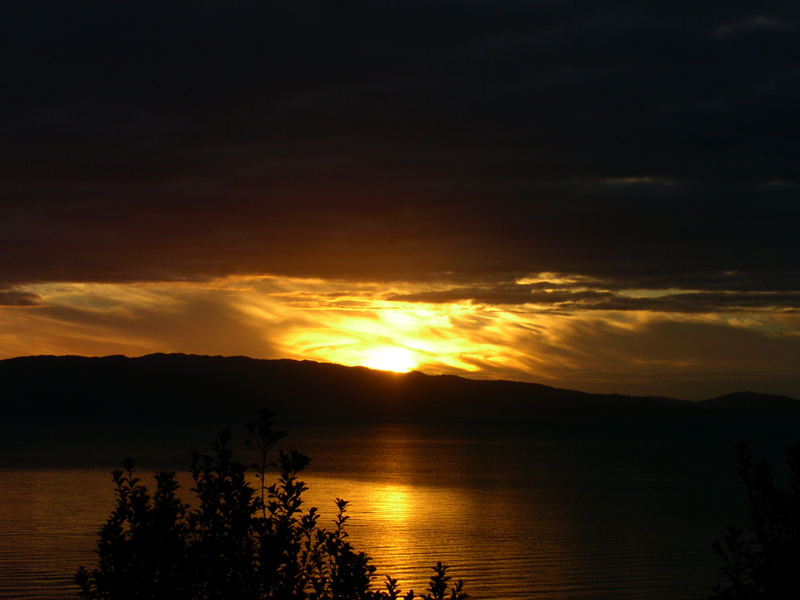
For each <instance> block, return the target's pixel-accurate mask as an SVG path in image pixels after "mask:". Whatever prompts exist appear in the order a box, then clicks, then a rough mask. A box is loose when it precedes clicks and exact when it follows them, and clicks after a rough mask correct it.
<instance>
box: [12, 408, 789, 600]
mask: <svg viewBox="0 0 800 600" xmlns="http://www.w3.org/2000/svg"><path fill="white" fill-rule="evenodd" d="M291 432H292V434H293V435H292V436H291V441H290V445H292V446H294V447H298V448H299V449H301V450H303V451H304V452H306V453H307V454H309V455H310V456H311V457H312V464H311V466H310V467H309V469H308V470H307V472H306V473H305V477H304V480H305V481H306V482H307V483H308V485H309V488H310V489H309V491H308V492H307V494H306V501H307V506H312V505H314V506H318V507H319V508H320V510H321V512H322V515H323V519H322V520H323V522H324V521H328V522H330V520H331V519H332V517H333V514H334V499H335V498H337V497H343V498H345V499H347V500H349V501H350V502H351V510H350V514H351V521H350V524H351V527H350V533H351V538H352V540H353V542H354V544H355V545H356V547H358V548H359V549H363V550H366V551H367V552H368V553H369V554H370V555H371V556H372V557H373V559H374V563H375V564H376V566H377V567H378V575H379V576H380V578H381V579H382V577H383V575H384V574H390V575H392V576H393V577H395V578H397V579H399V580H400V583H401V586H402V587H403V589H404V590H407V589H409V588H414V589H415V590H417V591H418V592H422V591H423V590H424V589H425V581H426V580H427V578H428V576H429V567H430V566H432V565H433V564H435V562H436V561H437V560H442V561H443V562H446V563H448V564H450V565H451V567H452V569H451V574H452V575H454V577H455V578H463V579H464V580H465V581H466V590H467V591H468V592H469V593H470V595H471V597H473V598H477V599H481V598H484V599H490V598H493V599H497V600H504V599H519V600H521V599H525V598H552V599H567V598H573V599H589V598H598V599H600V598H602V599H612V598H614V599H624V598H653V599H664V600H667V599H669V600H675V599H677V598H687V599H692V598H704V597H706V595H707V594H708V592H709V590H710V588H711V586H712V585H713V583H714V582H715V581H716V574H717V568H718V561H717V558H716V557H715V555H714V554H713V552H712V551H711V550H710V544H711V542H712V541H713V540H714V539H715V538H716V537H718V534H719V530H720V529H721V528H722V527H723V526H724V525H725V524H727V523H728V522H731V521H733V520H740V519H741V518H742V514H743V507H742V505H741V493H740V492H741V490H740V489H739V487H738V484H737V483H736V473H735V465H734V442H735V439H737V438H738V437H741V432H739V431H729V430H726V431H724V432H719V431H715V432H709V431H708V430H707V429H705V428H699V429H695V430H693V429H691V428H689V430H687V429H686V427H684V426H680V427H677V426H675V427H667V428H656V429H653V430H652V431H643V430H641V429H639V428H636V429H629V428H625V427H619V426H616V425H615V426H609V429H608V430H605V431H604V430H602V429H597V425H596V423H595V424H592V425H591V426H590V427H589V429H587V428H580V427H577V428H576V427H575V426H570V427H566V428H564V427H562V428H558V427H557V428H553V427H547V428H542V429H540V430H539V431H536V430H535V428H533V429H532V428H525V429H522V428H520V429H519V430H516V431H509V430H508V429H507V428H506V429H503V430H499V429H498V430H491V429H482V430H476V429H474V428H473V429H463V428H462V429H454V428H448V429H441V428H440V429H421V428H419V427H414V426H405V425H392V426H385V425H376V426H359V427H352V428H330V427H324V428H323V427H317V428H313V427H302V428H292V429H291ZM153 437H154V434H153V432H152V431H151V432H149V434H148V436H147V439H148V440H152V439H153ZM155 437H158V436H157V435H156V436H155ZM763 437H764V439H765V440H767V441H765V442H763V443H761V446H759V445H758V444H756V448H757V449H760V450H763V451H764V452H766V453H767V454H768V455H770V456H774V457H779V456H780V451H781V450H782V449H783V448H784V447H785V446H786V445H788V443H789V441H790V440H789V439H788V438H789V437H790V432H787V431H786V430H782V431H781V432H780V435H775V434H774V432H773V433H771V434H768V435H765V436H763ZM784 438H786V439H785V440H784ZM784 441H785V443H784ZM151 446H152V444H151ZM117 450H119V451H120V452H122V451H123V450H125V448H121V447H120V448H113V449H110V448H109V447H104V448H103V449H102V453H103V456H102V457H100V458H97V460H96V461H95V462H98V463H100V464H102V463H104V462H108V459H109V458H116V455H114V456H112V457H109V456H108V453H110V452H115V451H117ZM71 451H72V452H73V453H74V456H73V458H74V457H79V459H80V460H78V459H75V460H73V461H72V462H73V463H80V464H81V465H82V466H76V465H75V464H73V465H70V464H69V463H70V462H71V461H70V460H69V456H67V458H64V454H63V453H62V455H61V457H62V460H61V462H60V466H59V467H58V468H47V467H46V466H43V465H41V464H40V463H41V462H42V460H41V457H39V458H38V459H37V460H36V461H34V462H36V463H37V465H38V466H34V465H32V464H27V465H25V464H23V465H20V466H14V465H11V464H9V461H8V460H7V461H5V465H6V466H4V467H3V468H1V469H0V572H2V577H1V578H0V598H20V599H21V598H42V599H44V598H48V599H49V598H66V597H71V596H72V595H73V594H74V588H73V586H72V583H71V576H72V573H73V572H74V571H75V569H76V568H77V567H78V566H79V565H81V564H84V565H87V566H90V565H92V564H93V562H94V555H93V549H94V545H95V542H96V533H97V530H98V528H99V526H100V524H101V523H102V522H103V520H104V518H105V517H106V515H107V514H108V513H109V512H110V509H111V507H112V504H113V501H114V493H113V487H112V484H111V481H110V477H109V474H108V469H107V468H103V467H100V466H92V465H87V464H86V463H87V462H91V461H89V460H88V459H87V457H86V447H83V448H77V449H73V450H71ZM64 452H66V453H67V454H69V452H70V450H64ZM159 452H161V455H159ZM159 452H153V451H150V452H149V454H148V452H145V451H143V454H145V455H147V456H148V457H149V458H150V459H151V460H152V461H153V462H158V459H159V458H160V459H161V460H162V463H161V464H164V465H165V466H168V467H170V468H175V465H176V464H177V465H180V464H181V463H183V464H186V463H188V458H186V459H181V458H179V457H177V456H176V455H175V454H174V452H173V450H172V449H170V450H169V451H167V450H164V449H163V448H162V449H161V450H160V451H159ZM125 454H126V452H122V453H121V454H119V456H123V455H125ZM184 456H185V454H184ZM101 458H102V460H101ZM22 462H23V463H24V461H22ZM112 462H113V461H112ZM151 473H152V472H151V471H148V470H147V469H144V468H143V471H142V474H143V476H145V478H146V477H147V476H149V475H150V474H151ZM182 481H183V482H184V486H185V487H186V488H187V489H188V487H189V485H188V483H189V481H188V478H187V477H184V479H183V480H182Z"/></svg>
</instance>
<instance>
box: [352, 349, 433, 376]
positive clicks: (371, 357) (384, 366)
mask: <svg viewBox="0 0 800 600" xmlns="http://www.w3.org/2000/svg"><path fill="white" fill-rule="evenodd" d="M418 364H419V361H417V359H416V358H415V356H414V353H413V352H412V351H411V350H408V349H406V348H397V347H394V346H380V347H378V348H375V349H373V350H369V351H367V353H366V355H365V360H364V366H365V367H369V368H370V369H379V370H381V371H395V372H396V373H407V372H409V371H411V370H412V369H414V368H416V367H417V365H418Z"/></svg>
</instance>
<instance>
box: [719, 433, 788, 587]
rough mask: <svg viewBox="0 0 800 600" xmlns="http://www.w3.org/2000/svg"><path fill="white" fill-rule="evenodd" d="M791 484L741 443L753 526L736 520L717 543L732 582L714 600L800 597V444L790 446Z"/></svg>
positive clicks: (743, 477)
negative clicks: (784, 485) (782, 482)
mask: <svg viewBox="0 0 800 600" xmlns="http://www.w3.org/2000/svg"><path fill="white" fill-rule="evenodd" d="M788 464H789V469H790V484H789V485H790V487H789V489H788V490H782V489H780V488H778V487H777V486H776V484H775V480H774V474H773V471H772V469H771V467H770V466H769V465H768V464H767V463H766V462H765V461H763V460H761V461H756V460H755V458H754V456H753V453H752V452H751V450H750V449H749V448H748V447H747V446H746V445H744V444H742V445H741V446H740V447H739V453H738V465H739V476H740V478H741V480H742V483H743V484H744V486H745V489H746V492H747V506H748V510H749V527H748V528H747V529H746V530H745V529H743V528H742V527H739V526H736V525H731V526H729V527H728V528H727V529H726V530H725V531H724V532H723V537H722V540H719V541H717V542H715V543H714V549H715V550H716V551H717V553H718V554H719V555H720V556H721V557H722V558H723V560H724V563H725V565H724V566H723V567H722V569H721V573H722V575H723V576H724V578H725V579H726V580H727V582H726V583H725V584H724V585H718V586H716V587H715V589H714V592H713V593H712V594H711V598H712V599H713V600H726V599H732V600H733V599H735V600H739V599H748V600H761V599H765V600H766V599H770V600H772V599H784V598H800V444H798V445H796V446H794V447H792V448H791V449H790V450H789V461H788Z"/></svg>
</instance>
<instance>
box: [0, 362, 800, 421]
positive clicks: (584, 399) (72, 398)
mask: <svg viewBox="0 0 800 600" xmlns="http://www.w3.org/2000/svg"><path fill="white" fill-rule="evenodd" d="M0 381H2V382H3V387H4V393H3V399H2V410H3V412H4V414H5V415H6V417H17V418H22V417H29V418H38V417H44V416H50V417H58V418H63V419H67V420H70V419H82V418H91V419H93V420H100V421H103V420H105V419H106V418H108V419H118V418H120V417H125V418H127V419H130V420H132V421H137V420H151V419H153V418H157V419H159V420H181V421H192V420H195V419H196V418H198V417H199V416H200V415H215V416H217V417H219V418H220V419H224V418H227V417H239V416H251V415H253V414H254V412H255V410H256V409H257V408H259V407H269V408H271V409H272V410H275V411H276V412H278V414H279V415H280V416H281V418H282V419H283V420H286V421H308V422H314V421H321V422H327V421H415V422H442V421H456V422H485V421H493V422H506V421H513V422H519V421H526V420H534V419H537V418H542V417H575V416H579V417H593V416H603V417H619V418H625V417H636V416H649V415H653V416H655V415H662V416H684V415H695V414H701V413H713V414H720V413H727V412H731V413H736V414H741V413H743V412H746V413H753V412H755V413H758V412H760V411H764V410H766V411H772V410H780V412H782V413H785V412H795V413H800V402H798V401H797V400H794V399H792V398H785V397H774V396H766V395H759V394H753V393H741V394H732V395H729V396H723V397H720V398H715V399H709V400H706V401H703V402H700V403H691V402H687V401H683V400H675V399H670V398H663V397H638V396H624V395H616V394H612V395H605V394H589V393H584V392H578V391H573V390H566V389H559V388H553V387H549V386H545V385H539V384H534V383H521V382H511V381H478V380H470V379H464V378H461V377H456V376H451V375H438V376H431V375H424V374H422V373H418V372H412V373H406V374H396V373H389V372H384V371H375V370H371V369H367V368H364V367H344V366H341V365H335V364H330V363H316V362H309V361H293V360H258V359H251V358H246V357H220V356H195V355H183V354H169V355H167V354H153V355H148V356H143V357H140V358H126V357H124V356H107V357H103V358H86V357H77V356H58V357H54V356H37V357H22V358H13V359H8V360H3V361H0Z"/></svg>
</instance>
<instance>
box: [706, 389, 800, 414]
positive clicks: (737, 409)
mask: <svg viewBox="0 0 800 600" xmlns="http://www.w3.org/2000/svg"><path fill="white" fill-rule="evenodd" d="M698 405H699V406H700V407H702V408H703V409H704V410H707V411H709V412H713V413H724V414H735V415H747V414H759V413H769V414H774V415H782V414H797V413H798V412H800V401H798V400H796V399H795V398H789V397H788V396H776V395H772V394H759V393H756V392H734V393H733V394H725V395H724V396H718V397H716V398H709V399H708V400H703V401H702V402H699V403H698Z"/></svg>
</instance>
